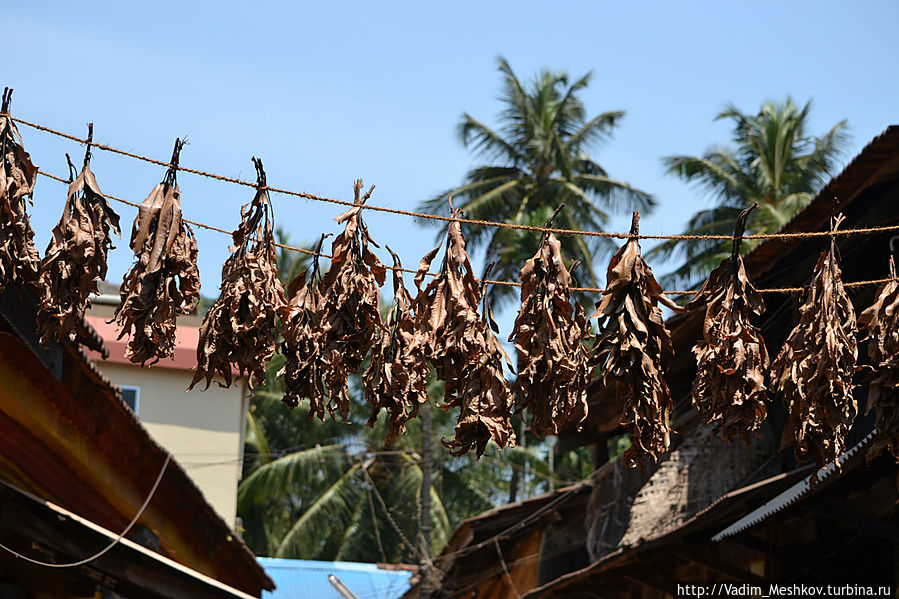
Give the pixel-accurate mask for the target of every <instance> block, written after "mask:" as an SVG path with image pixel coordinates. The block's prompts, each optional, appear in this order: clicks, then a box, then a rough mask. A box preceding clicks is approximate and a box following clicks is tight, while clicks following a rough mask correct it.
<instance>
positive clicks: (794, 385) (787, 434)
mask: <svg viewBox="0 0 899 599" xmlns="http://www.w3.org/2000/svg"><path fill="white" fill-rule="evenodd" d="M842 220H843V217H842V216H837V217H836V218H835V219H834V223H833V230H834V231H835V230H836V229H837V227H838V226H839V224H840V222H842ZM855 337H856V330H855V313H854V311H853V308H852V303H851V302H850V301H849V297H848V296H847V295H846V291H845V290H844V289H843V282H842V280H841V273H840V267H839V264H838V263H837V256H836V244H835V243H834V239H833V238H832V237H831V240H830V247H829V248H828V249H827V250H825V251H823V252H821V256H820V257H819V258H818V263H817V265H816V266H815V272H814V275H813V276H812V280H811V282H810V284H809V286H808V288H807V289H806V290H805V292H804V301H803V302H802V305H801V306H800V307H799V322H798V323H797V324H796V327H795V328H794V329H793V331H792V332H791V333H790V336H789V337H788V338H787V341H786V342H785V343H784V346H783V348H782V349H781V351H780V354H779V355H778V356H777V359H776V360H775V361H774V364H773V365H772V369H773V374H772V380H773V385H774V387H775V388H777V389H778V390H780V392H781V393H782V394H783V400H784V405H785V406H786V409H787V413H788V416H787V423H786V425H785V426H784V432H783V439H782V446H783V447H787V446H789V445H791V444H795V448H794V451H795V453H796V457H797V458H805V457H807V456H810V457H813V458H814V459H815V462H816V464H817V465H818V467H819V468H820V467H822V466H824V465H826V464H829V463H835V464H836V463H837V458H838V457H839V455H840V454H841V453H842V452H843V451H844V450H845V436H846V433H847V432H848V431H849V427H850V426H851V425H852V421H853V420H854V419H855V415H856V412H857V406H856V403H855V399H854V398H853V396H852V376H853V374H854V373H855V363H856V356H857V346H856V338H855Z"/></svg>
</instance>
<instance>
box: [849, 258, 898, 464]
mask: <svg viewBox="0 0 899 599" xmlns="http://www.w3.org/2000/svg"><path fill="white" fill-rule="evenodd" d="M890 277H891V278H893V279H895V278H896V263H895V262H894V261H893V257H892V256H890ZM858 323H859V324H860V325H861V326H862V327H863V328H864V329H866V330H867V332H868V358H870V360H871V366H870V373H869V375H868V377H867V378H868V382H869V385H868V404H867V407H866V409H865V413H869V412H870V411H871V410H872V409H873V410H874V428H875V429H876V430H877V437H876V438H875V439H874V443H873V445H872V446H871V449H870V450H869V452H868V457H869V458H874V457H875V456H878V455H880V454H881V453H882V452H883V450H885V449H886V450H888V451H889V452H890V453H891V454H892V455H893V458H894V459H895V460H896V461H897V462H899V283H897V282H896V281H895V280H893V281H889V282H887V283H884V284H883V286H882V287H881V288H880V289H879V290H878V292H877V299H875V300H874V304H873V305H871V306H870V307H869V308H868V309H867V310H865V311H864V312H862V313H861V314H859V316H858Z"/></svg>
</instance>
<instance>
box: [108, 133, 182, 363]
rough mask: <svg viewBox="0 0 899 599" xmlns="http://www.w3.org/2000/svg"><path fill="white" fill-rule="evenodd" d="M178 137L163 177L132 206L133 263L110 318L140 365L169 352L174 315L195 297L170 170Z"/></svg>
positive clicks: (130, 356) (174, 162)
mask: <svg viewBox="0 0 899 599" xmlns="http://www.w3.org/2000/svg"><path fill="white" fill-rule="evenodd" d="M181 145H182V142H181V141H180V140H176V141H175V151H174V153H173V155H172V163H171V166H170V167H169V170H168V172H167V173H166V176H165V179H164V180H163V181H162V182H161V183H159V184H158V185H157V186H156V187H154V188H153V190H152V191H151V192H150V195H149V196H147V199H146V200H144V201H143V203H142V204H141V205H140V208H139V209H138V215H137V218H135V220H134V225H133V226H132V231H131V249H132V250H133V251H134V256H135V263H134V265H133V266H132V267H131V269H130V270H129V271H128V272H127V273H126V274H125V280H124V282H123V283H122V291H121V303H120V304H119V306H118V308H116V313H115V318H116V320H117V321H118V323H119V326H120V328H121V330H120V332H119V339H121V338H122V337H124V336H126V335H130V338H129V340H128V345H127V348H126V350H125V357H127V358H128V359H129V360H130V361H132V362H134V363H136V364H141V365H146V364H147V362H150V364H154V363H156V362H158V361H159V360H160V359H163V358H168V357H171V355H172V354H173V353H174V350H175V327H176V320H177V318H178V316H179V315H181V314H188V313H190V312H191V311H192V310H193V309H194V307H195V306H196V303H197V301H198V300H199V298H200V274H199V272H198V270H197V242H196V239H195V238H194V234H193V231H192V230H191V228H190V227H189V226H188V225H187V224H186V223H184V222H183V220H182V218H181V193H180V192H179V190H178V183H177V180H176V178H175V173H176V171H177V168H178V155H179V153H180V151H181Z"/></svg>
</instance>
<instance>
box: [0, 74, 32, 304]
mask: <svg viewBox="0 0 899 599" xmlns="http://www.w3.org/2000/svg"><path fill="white" fill-rule="evenodd" d="M11 97H12V90H11V89H9V88H4V90H3V102H2V108H0V161H2V164H0V291H3V289H5V288H6V286H7V285H8V284H9V283H17V284H18V285H23V284H34V283H35V282H36V281H37V279H38V273H39V271H40V267H41V259H40V255H39V254H38V251H37V248H36V247H34V231H33V230H32V229H31V223H30V221H29V220H28V211H27V206H28V203H31V196H32V192H33V191H34V184H35V179H36V177H37V167H36V166H34V164H32V162H31V156H29V155H28V152H26V151H25V148H24V147H23V146H22V136H21V135H19V130H18V129H17V128H16V124H15V123H14V122H13V120H12V117H10V115H9V103H10V99H11ZM26 202H27V203H26Z"/></svg>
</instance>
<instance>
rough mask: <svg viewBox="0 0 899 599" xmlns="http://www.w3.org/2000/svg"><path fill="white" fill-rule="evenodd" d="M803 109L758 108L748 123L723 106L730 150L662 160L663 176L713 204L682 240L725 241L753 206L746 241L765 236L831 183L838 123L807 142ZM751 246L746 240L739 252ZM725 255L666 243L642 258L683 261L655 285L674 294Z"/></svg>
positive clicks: (716, 247) (723, 245) (704, 245)
mask: <svg viewBox="0 0 899 599" xmlns="http://www.w3.org/2000/svg"><path fill="white" fill-rule="evenodd" d="M810 108H811V102H810V101H809V102H807V103H806V104H805V105H804V106H803V107H801V108H800V107H799V106H797V105H796V104H795V103H794V102H793V100H792V98H790V97H789V96H788V97H787V99H786V100H784V101H782V102H777V103H775V102H766V103H765V104H763V105H762V107H761V109H760V110H759V112H758V114H754V115H752V114H744V113H742V112H740V110H738V109H737V108H736V107H735V106H734V105H732V104H730V105H728V106H727V107H726V108H725V109H724V110H723V111H722V112H721V113H719V114H718V116H717V117H715V119H716V120H723V119H726V120H730V121H732V122H733V133H732V142H733V146H732V147H715V148H712V149H710V150H709V151H707V152H706V153H705V154H703V155H702V156H668V157H666V158H663V159H662V161H663V163H664V164H665V167H666V169H667V172H668V173H669V174H672V175H675V176H677V177H680V178H681V179H683V180H684V181H686V182H688V183H695V184H697V185H698V186H699V187H700V188H701V189H703V190H704V191H705V192H706V193H707V194H708V195H709V196H710V197H711V198H712V199H713V200H714V201H715V205H714V206H713V207H711V208H708V209H705V210H701V211H699V212H697V213H696V214H694V215H693V216H692V217H691V218H690V220H689V221H688V223H687V229H686V231H684V233H685V234H689V235H702V234H724V235H730V234H732V233H733V229H734V224H735V223H736V220H737V216H738V215H739V214H740V212H741V211H742V210H743V209H745V208H747V207H749V206H751V205H752V204H754V203H756V202H757V203H758V205H759V207H760V210H759V211H758V213H757V215H756V216H753V217H752V218H751V219H750V221H749V223H748V224H747V226H746V233H747V234H750V233H756V234H758V233H769V232H773V231H776V230H777V229H779V228H780V227H781V226H782V225H783V224H784V223H786V222H787V221H788V220H790V218H792V217H793V215H794V214H796V213H797V212H798V211H799V210H800V209H802V208H803V207H804V206H805V205H806V204H808V203H809V202H810V201H811V199H812V198H813V197H814V196H815V193H816V192H817V191H818V190H819V189H820V188H821V187H822V186H823V185H824V183H826V182H827V180H829V179H830V177H831V175H833V173H834V171H835V170H836V168H837V166H838V160H839V158H840V156H841V154H842V152H843V150H844V148H845V147H846V144H847V142H848V141H849V136H848V134H847V133H846V129H847V125H846V121H845V120H843V121H840V122H839V123H837V124H836V125H834V126H833V127H831V129H830V130H829V131H827V132H826V133H825V134H824V135H821V136H820V137H815V136H812V135H810V134H809V132H808V119H809V110H810ZM757 243H758V242H757V241H755V240H746V242H744V243H743V249H744V251H748V250H749V249H751V248H752V247H754V246H755V245H757ZM729 253H730V243H729V242H727V241H723V242H719V241H695V240H678V239H674V240H668V241H665V242H663V243H661V244H659V245H657V246H656V247H655V248H653V249H652V250H651V251H650V252H649V253H648V255H649V256H650V257H654V258H656V259H669V258H672V257H676V258H678V259H679V260H683V262H682V264H681V265H680V266H679V267H678V268H677V269H675V270H674V271H673V272H672V273H670V274H668V275H666V276H665V277H663V283H664V285H665V286H673V287H680V286H695V285H697V284H698V283H701V282H702V280H703V279H704V278H705V277H706V275H708V273H709V271H710V270H711V269H712V268H714V267H715V266H716V265H717V264H718V263H719V262H720V261H721V259H723V258H724V257H726V256H727V255H728V254H729Z"/></svg>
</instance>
